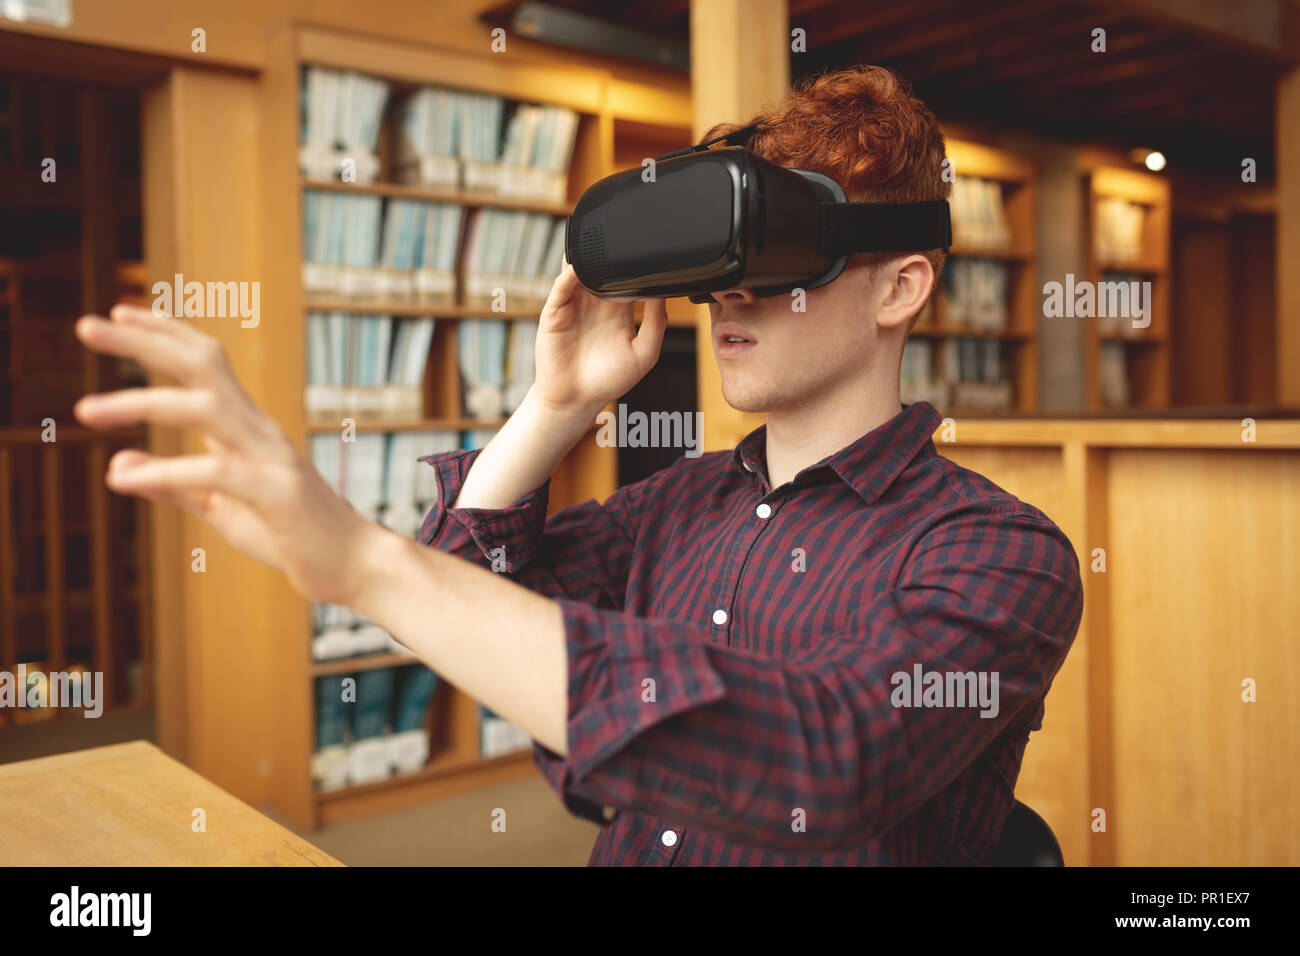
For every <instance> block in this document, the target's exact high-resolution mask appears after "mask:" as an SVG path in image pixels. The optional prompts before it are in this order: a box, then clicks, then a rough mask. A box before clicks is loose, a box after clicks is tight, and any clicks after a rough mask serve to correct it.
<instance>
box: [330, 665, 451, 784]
mask: <svg viewBox="0 0 1300 956" xmlns="http://www.w3.org/2000/svg"><path fill="white" fill-rule="evenodd" d="M437 688H438V676H437V675H436V674H434V672H433V671H431V670H429V669H428V668H427V667H423V666H421V665H418V664H411V665H404V666H401V667H378V668H372V669H370V670H364V671H360V672H357V673H352V674H338V675H330V676H325V677H318V678H316V687H315V693H316V748H315V752H314V753H313V755H312V778H313V779H314V780H315V782H316V786H317V787H318V788H319V789H322V790H334V789H338V788H339V787H345V786H350V785H356V784H362V783H371V782H373V781H375V780H382V779H384V778H385V777H388V776H391V775H393V774H397V773H410V772H412V771H415V770H419V769H420V768H421V767H423V766H424V765H425V764H426V763H427V762H428V759H429V730H428V725H429V708H430V705H431V703H432V701H433V697H434V694H435V692H436V691H437Z"/></svg>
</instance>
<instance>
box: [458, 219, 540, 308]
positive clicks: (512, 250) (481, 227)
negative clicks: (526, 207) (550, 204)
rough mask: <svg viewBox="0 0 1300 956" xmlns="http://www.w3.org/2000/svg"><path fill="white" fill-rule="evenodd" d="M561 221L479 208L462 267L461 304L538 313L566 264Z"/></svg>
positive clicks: (466, 236) (471, 229)
mask: <svg viewBox="0 0 1300 956" xmlns="http://www.w3.org/2000/svg"><path fill="white" fill-rule="evenodd" d="M564 228H565V219H564V218H563V217H559V216H548V215H546V214H545V213H530V212H515V211H511V210H506V209H479V210H476V211H475V212H473V213H472V214H471V216H470V220H469V225H468V228H467V230H466V234H465V254H464V259H463V261H462V264H461V268H462V270H463V271H464V280H465V304H466V305H469V306H472V307H475V308H484V309H490V310H493V311H502V310H504V309H513V308H529V307H537V308H540V307H541V306H542V304H543V303H545V302H546V297H547V296H548V295H549V294H550V292H551V286H552V284H554V282H555V277H556V276H557V275H559V274H560V269H561V268H563V265H564Z"/></svg>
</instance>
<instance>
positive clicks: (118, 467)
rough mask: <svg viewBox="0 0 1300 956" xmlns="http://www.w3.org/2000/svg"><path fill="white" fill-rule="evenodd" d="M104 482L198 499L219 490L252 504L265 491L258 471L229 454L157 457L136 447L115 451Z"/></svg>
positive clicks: (152, 494)
mask: <svg viewBox="0 0 1300 956" xmlns="http://www.w3.org/2000/svg"><path fill="white" fill-rule="evenodd" d="M105 481H106V482H107V483H108V486H109V487H110V488H112V489H113V490H114V491H116V492H118V493H119V494H130V495H142V496H144V497H149V498H164V499H166V500H177V499H179V500H182V501H185V502H187V503H189V504H197V503H198V502H201V500H202V496H203V495H205V494H206V493H207V492H212V491H219V492H222V493H223V494H226V495H229V496H230V497H232V498H235V499H237V500H239V501H244V502H247V503H249V504H250V505H253V504H255V503H257V502H260V501H261V500H262V499H263V498H264V497H265V495H266V491H267V489H266V483H265V481H263V480H262V479H261V478H260V477H259V474H258V472H257V471H256V470H255V469H254V468H253V467H251V466H250V465H248V464H247V463H245V462H242V461H240V460H239V459H236V458H233V457H232V456H230V455H181V456H177V457H172V458H160V457H158V456H157V455H151V454H149V453H148V452H143V451H140V450H138V449H127V450H124V451H120V452H118V453H117V454H116V455H114V456H113V457H112V459H111V460H110V461H109V464H108V474H107V475H106V476H105Z"/></svg>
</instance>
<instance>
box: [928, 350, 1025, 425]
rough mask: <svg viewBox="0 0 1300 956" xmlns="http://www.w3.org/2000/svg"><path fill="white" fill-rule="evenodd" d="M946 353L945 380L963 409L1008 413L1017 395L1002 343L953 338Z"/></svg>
mask: <svg viewBox="0 0 1300 956" xmlns="http://www.w3.org/2000/svg"><path fill="white" fill-rule="evenodd" d="M946 346H947V347H946V349H945V353H944V366H945V367H944V380H945V382H946V384H947V386H948V389H949V394H950V396H951V400H952V405H953V407H955V408H959V409H971V410H977V411H989V412H996V411H1005V410H1007V409H1009V408H1011V407H1012V404H1013V398H1014V395H1013V392H1012V387H1011V382H1010V381H1009V379H1008V375H1007V368H1006V363H1005V361H1004V360H1003V343H1002V342H1001V341H999V340H998V339H975V338H960V337H955V338H951V339H949V340H948V341H947V343H946Z"/></svg>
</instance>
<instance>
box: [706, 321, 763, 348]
mask: <svg viewBox="0 0 1300 956" xmlns="http://www.w3.org/2000/svg"><path fill="white" fill-rule="evenodd" d="M714 341H715V342H716V344H717V350H718V354H719V355H737V354H739V353H741V352H744V351H747V350H749V349H752V348H753V347H754V346H755V345H757V344H758V339H756V338H755V337H754V335H753V333H752V332H750V331H749V329H746V328H742V327H740V326H738V325H736V324H735V323H732V322H726V323H722V324H721V325H719V326H718V327H717V328H716V329H714Z"/></svg>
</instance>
